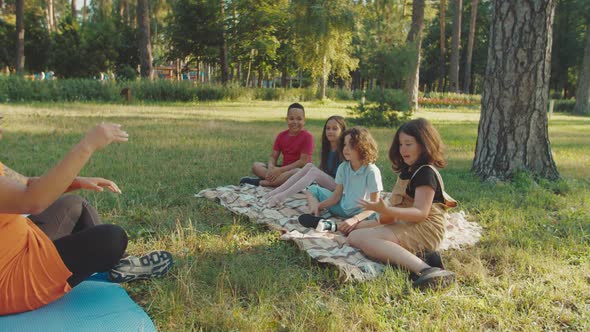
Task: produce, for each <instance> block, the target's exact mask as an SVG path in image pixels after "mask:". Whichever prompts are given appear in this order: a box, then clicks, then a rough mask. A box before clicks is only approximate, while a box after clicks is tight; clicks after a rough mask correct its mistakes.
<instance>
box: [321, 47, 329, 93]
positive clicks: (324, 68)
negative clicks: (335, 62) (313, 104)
mask: <svg viewBox="0 0 590 332" xmlns="http://www.w3.org/2000/svg"><path fill="white" fill-rule="evenodd" d="M327 80H328V57H327V56H326V55H324V60H323V62H322V81H321V82H320V84H321V86H320V95H321V98H322V100H324V99H326V83H327V82H326V81H327Z"/></svg>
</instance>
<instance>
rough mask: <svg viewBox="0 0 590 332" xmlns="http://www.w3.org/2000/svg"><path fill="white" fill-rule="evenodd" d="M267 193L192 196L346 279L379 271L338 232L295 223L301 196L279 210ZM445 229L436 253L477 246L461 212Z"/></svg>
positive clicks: (475, 231)
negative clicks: (263, 229) (269, 232)
mask: <svg viewBox="0 0 590 332" xmlns="http://www.w3.org/2000/svg"><path fill="white" fill-rule="evenodd" d="M270 190H271V189H270V188H265V187H255V186H251V185H243V186H233V185H229V186H225V187H217V188H210V189H205V190H202V191H201V192H199V193H198V194H196V195H195V196H196V197H204V198H207V199H210V200H214V201H217V202H219V203H220V204H221V205H223V206H224V207H226V208H227V209H228V210H230V211H232V212H234V213H236V214H239V215H244V216H247V217H248V218H249V219H250V221H252V222H254V223H257V224H265V225H267V226H268V227H269V228H270V229H273V230H277V231H279V232H281V233H282V235H281V237H280V238H281V239H282V240H292V241H294V242H295V243H296V244H297V246H298V247H299V248H300V249H302V250H305V251H306V252H307V253H308V254H309V255H310V256H311V257H312V258H314V259H315V260H317V261H319V262H322V263H328V264H333V265H335V266H337V267H338V268H339V269H340V270H341V271H342V272H344V274H345V276H346V279H347V280H348V279H355V280H360V281H363V280H370V279H373V278H375V277H377V276H378V275H379V274H380V273H381V272H382V271H383V269H384V265H383V264H381V263H379V262H376V261H374V260H372V259H370V258H368V257H367V256H365V255H364V254H362V253H361V252H360V251H359V250H358V249H356V248H353V247H351V246H349V245H347V244H346V237H345V236H344V235H343V234H342V233H340V232H335V233H332V232H318V231H316V230H315V229H312V228H306V227H303V226H302V225H301V224H299V222H298V220H297V218H298V217H299V216H300V215H301V214H303V213H308V212H309V211H308V209H307V200H306V199H305V195H304V194H303V193H299V194H296V195H294V196H292V197H290V198H288V199H287V200H286V201H285V202H283V204H282V205H281V206H279V207H274V208H269V207H268V206H267V205H266V201H265V200H264V199H263V197H262V196H264V194H266V193H268V192H269V191H270ZM381 195H382V197H383V198H384V199H385V200H388V198H389V196H390V195H391V193H387V192H384V193H382V194H381ZM326 216H328V215H326ZM329 218H330V219H331V220H335V221H340V220H342V219H339V218H336V217H333V216H329ZM445 226H446V235H445V238H444V240H443V241H442V243H441V245H440V248H439V249H440V250H447V249H460V248H462V247H465V246H470V245H473V244H475V243H477V242H478V241H479V239H480V237H481V231H482V228H481V226H479V225H478V224H477V223H475V222H470V221H468V220H466V215H465V213H464V212H463V211H459V212H455V213H451V214H449V215H448V217H447V224H446V225H445Z"/></svg>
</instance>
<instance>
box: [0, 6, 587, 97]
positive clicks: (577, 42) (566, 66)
mask: <svg viewBox="0 0 590 332" xmlns="http://www.w3.org/2000/svg"><path fill="white" fill-rule="evenodd" d="M77 4H78V2H77V1H76V0H37V1H27V2H25V1H22V0H13V1H10V0H2V1H0V42H2V45H7V46H8V47H3V48H2V51H1V53H0V65H2V66H4V67H5V68H13V69H14V70H16V71H22V70H27V71H29V72H39V71H44V70H53V71H55V73H56V75H58V76H60V77H92V76H97V75H98V73H99V72H109V71H111V72H114V73H116V75H117V76H118V77H120V78H133V76H134V75H136V73H137V68H138V66H140V64H141V70H140V72H141V73H142V75H143V76H144V77H151V76H152V70H153V67H152V65H153V64H154V63H155V64H165V63H169V62H171V61H176V60H177V59H180V61H179V62H180V63H181V64H182V67H184V68H196V69H197V70H198V71H199V72H201V71H207V72H209V71H210V68H213V69H214V71H215V74H214V75H213V76H214V77H215V79H216V80H218V81H219V82H221V83H223V84H226V83H228V82H233V83H235V84H240V85H246V86H262V85H263V84H264V83H265V82H268V81H274V79H275V78H278V77H280V80H277V83H276V85H278V86H283V87H288V86H301V85H306V84H316V85H317V86H318V87H319V88H320V94H321V96H322V97H323V96H325V88H326V86H327V85H328V84H329V85H332V86H340V87H345V86H346V87H349V88H352V89H362V88H370V87H376V86H379V87H382V88H402V87H403V88H405V90H406V91H407V93H408V96H409V97H410V100H411V101H412V102H413V103H414V105H416V104H415V103H416V101H417V91H418V87H421V88H422V90H425V91H451V92H466V93H478V92H480V91H481V89H482V84H483V79H484V72H485V64H486V60H487V53H488V51H487V46H488V43H489V40H488V39H489V38H488V35H489V27H490V20H491V13H492V2H491V1H490V0H471V1H467V0H466V1H465V3H464V1H463V0H448V1H446V0H439V1H424V0H414V1H411V0H372V1H360V0H356V1H355V0H177V1H166V0H137V1H135V0H133V1H132V0H94V1H93V0H88V1H86V0H85V1H84V2H83V5H82V6H81V8H77ZM556 5H557V11H556V16H555V17H556V18H555V22H556V23H555V33H554V34H553V36H554V41H555V42H554V43H553V45H554V46H553V48H554V57H553V60H552V69H553V70H552V80H551V87H552V88H553V89H554V90H555V91H557V93H558V94H560V95H563V96H564V97H571V96H573V94H574V91H575V90H574V87H575V86H576V85H577V83H578V77H579V75H578V73H579V72H580V70H581V68H583V67H582V54H583V52H582V50H583V48H584V34H585V32H586V28H587V26H588V24H587V21H586V17H587V14H588V9H587V8H586V7H588V6H587V5H586V3H585V1H583V0H573V1H566V0H558V1H557V2H556ZM25 32H26V38H25ZM15 36H18V38H16V37H15ZM462 36H467V37H466V38H465V37H462ZM14 50H16V51H14ZM421 55H422V56H421ZM25 59H26V61H25ZM206 69H207V70H206ZM293 82H294V83H293ZM273 86H274V83H273ZM314 86H315V85H314Z"/></svg>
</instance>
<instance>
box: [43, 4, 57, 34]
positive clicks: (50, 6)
mask: <svg viewBox="0 0 590 332" xmlns="http://www.w3.org/2000/svg"><path fill="white" fill-rule="evenodd" d="M53 11H54V7H53V0H47V9H46V12H45V14H46V16H47V30H49V32H52V31H54V21H53V18H54V17H55V16H54V15H53Z"/></svg>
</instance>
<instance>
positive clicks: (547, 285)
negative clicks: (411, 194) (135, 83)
mask: <svg viewBox="0 0 590 332" xmlns="http://www.w3.org/2000/svg"><path fill="white" fill-rule="evenodd" d="M351 105H352V104H350V103H349V104H346V103H336V102H333V103H332V102H326V103H320V102H315V103H306V104H305V106H306V112H307V116H308V121H307V125H306V127H307V128H308V129H309V130H310V131H311V132H312V133H313V134H314V136H315V137H316V141H318V142H319V140H318V137H319V136H320V133H321V130H322V126H323V123H324V120H325V119H326V118H327V117H328V116H330V115H332V114H340V115H346V114H347V112H348V111H347V106H351ZM286 106H287V104H286V103H284V102H262V101H256V102H243V103H240V102H231V103H230V102H216V103H198V104H192V105H188V104H183V105H130V106H124V105H113V104H102V105H98V104H0V112H1V113H4V115H5V117H4V123H3V128H4V133H3V140H2V142H1V147H0V160H1V161H2V162H4V163H6V164H7V165H9V166H11V167H12V168H14V169H16V170H18V171H20V172H21V173H23V174H25V175H29V176H32V175H39V174H40V173H42V172H44V171H45V170H47V169H48V168H49V167H51V166H52V165H54V164H55V163H56V162H57V161H58V160H59V159H60V158H61V157H62V156H63V155H64V154H65V152H66V150H67V149H68V148H69V147H71V146H72V145H74V144H75V143H76V142H77V141H78V140H79V139H80V138H81V137H82V135H83V133H84V132H85V131H86V130H87V129H88V128H90V127H91V126H93V125H94V124H96V123H99V122H102V121H109V122H116V123H121V124H123V126H124V128H125V129H126V130H127V131H128V132H129V134H130V141H129V142H128V143H125V144H120V145H111V146H109V147H107V148H105V149H104V150H102V151H100V152H98V153H97V154H96V155H94V156H93V158H92V159H91V161H90V162H89V164H88V165H87V166H86V168H85V169H84V170H83V172H82V175H93V176H102V177H106V178H110V179H112V180H114V181H115V182H117V183H118V184H119V186H120V187H121V189H122V191H123V194H121V195H116V194H111V193H100V194H94V193H82V194H83V196H85V197H86V198H87V199H89V201H90V202H91V203H92V204H93V205H95V206H97V207H98V210H99V212H100V213H101V215H102V216H103V218H104V221H105V222H107V223H114V224H118V225H121V226H123V227H124V228H126V230H127V231H128V233H129V236H130V239H131V241H130V247H129V251H130V252H131V253H142V252H144V251H146V250H149V249H152V248H161V249H166V250H169V251H171V252H172V253H173V254H174V257H175V259H176V265H175V268H174V269H173V270H172V271H171V273H170V274H169V275H168V277H166V278H164V279H160V280H150V281H141V282H135V283H130V284H127V285H124V287H125V288H126V289H127V290H128V291H129V292H130V294H131V296H132V297H133V298H134V299H135V300H136V301H137V302H138V303H139V304H140V305H141V306H142V307H143V308H144V309H145V310H146V311H147V312H148V314H149V315H150V316H151V317H152V319H153V320H154V322H155V324H156V326H157V328H158V329H159V330H162V331H183V330H197V331H198V330H218V331H230V330H240V331H265V330H278V331H366V330H374V331H389V330H410V331H413V330H425V331H426V330H428V331H431V330H443V331H447V330H457V331H466V330H469V331H471V330H489V329H498V330H527V331H528V330H561V329H565V330H580V331H584V330H586V331H587V330H590V251H589V250H588V248H589V245H590V134H589V133H590V118H589V117H576V116H571V115H565V114H553V115H552V117H551V119H550V120H549V136H550V141H551V148H552V150H553V156H554V158H555V161H556V164H557V167H558V169H559V171H560V173H561V176H562V178H561V179H560V180H558V181H555V182H549V181H544V180H536V181H535V180H534V179H533V178H532V177H530V176H529V175H527V174H518V175H517V176H515V178H514V179H513V181H512V182H510V183H508V182H507V183H503V182H501V183H494V184H492V183H484V182H481V181H480V180H479V179H478V178H477V177H476V176H475V175H474V174H472V173H471V172H470V167H471V162H472V159H473V155H474V150H475V142H476V138H477V124H478V121H479V111H478V110H477V109H472V108H471V109H470V108H454V109H425V110H423V111H421V112H420V113H419V114H418V116H421V117H425V118H427V119H429V120H431V121H432V122H433V123H434V125H435V127H437V128H438V129H439V131H440V132H441V134H442V136H443V140H444V141H445V143H446V145H447V151H446V155H447V157H448V161H449V166H448V167H447V168H445V169H444V170H443V171H442V175H443V178H444V180H445V185H446V189H447V191H448V192H449V193H450V194H451V195H452V196H453V197H455V198H456V199H457V200H458V201H459V202H460V206H459V209H462V210H464V211H465V212H467V214H468V216H469V217H470V218H472V219H473V220H475V221H477V222H478V223H479V224H480V225H482V226H483V228H484V233H483V238H482V240H481V242H480V243H478V244H477V245H476V246H474V247H471V248H466V249H464V250H461V251H457V250H451V251H446V252H444V253H443V255H444V258H445V259H446V263H447V267H448V268H449V269H450V270H453V271H455V272H456V273H457V283H456V284H455V285H453V286H451V287H450V288H448V289H445V290H442V291H428V292H426V293H422V292H419V291H416V290H413V289H412V288H411V286H410V283H409V281H408V279H407V273H406V272H404V271H401V270H399V269H397V268H393V267H392V268H387V269H386V271H385V273H384V274H383V275H382V276H380V277H379V278H377V279H375V280H373V281H369V282H363V283H360V282H351V281H345V280H344V278H343V276H342V275H340V273H339V272H338V270H337V269H336V268H334V267H331V266H320V265H318V264H316V263H315V262H313V261H312V260H311V259H309V258H308V256H307V255H306V254H305V253H304V252H301V251H299V250H298V249H297V248H296V246H295V245H293V244H292V243H289V242H283V241H280V240H279V239H278V237H279V234H277V233H275V232H272V231H270V230H268V229H266V228H265V227H263V226H260V225H254V224H252V223H250V222H249V221H248V220H247V219H246V218H244V217H238V216H234V215H232V214H230V213H229V212H227V211H226V210H224V209H223V208H222V207H221V206H219V205H217V204H215V203H214V202H210V201H206V200H204V199H197V198H195V197H194V194H195V193H197V192H199V191H200V190H202V189H205V188H209V187H216V186H223V185H227V184H237V182H238V180H239V178H240V177H241V176H244V175H248V173H249V169H250V165H251V163H252V162H253V161H256V160H262V161H264V160H266V159H267V158H268V155H269V153H270V149H271V146H272V142H273V139H274V136H275V135H276V134H277V133H278V132H279V131H280V130H282V129H283V128H285V124H284V120H283V119H284V116H285V109H286ZM369 129H370V131H371V132H372V134H373V135H374V137H375V138H376V140H377V142H378V143H379V152H380V157H379V160H378V161H377V166H379V168H380V169H381V171H382V173H383V175H384V177H383V180H384V186H385V188H386V190H391V188H392V186H393V183H394V180H395V176H394V174H393V173H392V171H391V168H390V164H389V163H388V161H387V151H388V148H389V145H390V144H391V139H392V136H393V134H394V131H395V128H369ZM318 144H319V143H318ZM315 160H316V161H317V160H318V158H317V152H316V158H315Z"/></svg>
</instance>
